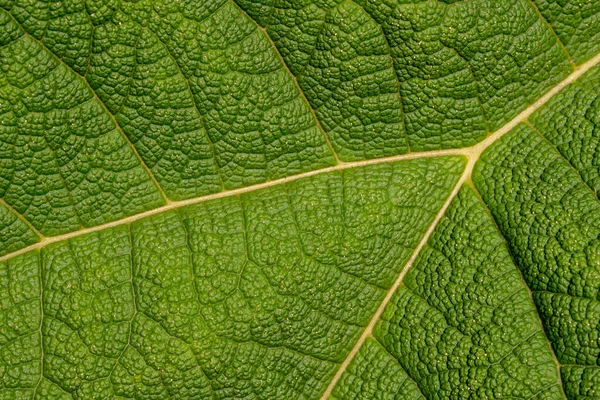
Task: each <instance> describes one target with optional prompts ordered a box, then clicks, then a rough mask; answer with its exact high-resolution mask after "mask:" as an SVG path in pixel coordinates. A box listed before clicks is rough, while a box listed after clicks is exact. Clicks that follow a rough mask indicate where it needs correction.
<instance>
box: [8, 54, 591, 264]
mask: <svg viewBox="0 0 600 400" xmlns="http://www.w3.org/2000/svg"><path fill="white" fill-rule="evenodd" d="M598 63H600V53H598V54H596V55H595V56H594V57H593V58H591V59H590V60H588V61H587V62H585V63H583V64H582V65H580V66H579V67H577V69H576V70H575V71H574V72H573V73H571V74H570V75H569V76H568V77H567V78H565V79H564V80H563V81H561V82H560V83H558V84H557V85H556V86H554V87H553V88H552V89H550V90H549V91H548V92H546V94H544V95H543V96H542V97H540V98H539V99H538V100H537V101H535V102H534V103H533V104H531V105H530V106H529V107H527V108H526V109H525V110H523V111H522V112H521V113H520V114H518V115H517V116H516V117H514V118H513V119H512V120H510V121H509V122H508V123H507V124H506V125H504V126H503V127H501V128H500V129H498V130H497V131H496V132H494V133H493V134H491V135H489V136H488V137H487V138H485V139H484V140H483V141H481V142H480V143H478V144H476V145H474V146H471V147H464V148H457V149H444V150H432V151H423V152H415V153H408V154H400V155H397V156H392V157H384V158H377V159H370V160H362V161H355V162H345V163H341V164H340V165H334V166H331V167H326V168H321V169H317V170H313V171H308V172H303V173H301V174H297V175H292V176H288V177H284V178H280V179H275V180H272V181H267V182H263V183H259V184H256V185H251V186H246V187H243V188H238V189H232V190H225V191H223V192H219V193H213V194H210V195H205V196H199V197H194V198H191V199H186V200H181V201H173V202H170V203H168V204H166V205H164V206H161V207H158V208H155V209H153V210H149V211H145V212H142V213H139V214H135V215H131V216H129V217H126V218H123V219H120V220H117V221H112V222H108V223H105V224H101V225H97V226H94V227H89V228H84V229H80V230H78V231H74V232H70V233H67V234H63V235H58V236H52V237H45V238H43V239H42V240H41V241H40V242H38V243H35V244H33V245H30V246H27V247H24V248H22V249H20V250H17V251H15V252H12V253H9V254H6V255H4V256H2V257H0V262H2V261H5V260H8V259H10V258H13V257H16V256H18V255H21V254H24V253H26V252H28V251H31V250H36V249H41V248H43V247H45V246H47V245H48V244H50V243H55V242H59V241H61V240H66V239H70V238H72V237H76V236H81V235H85V234H87V233H90V232H96V231H100V230H103V229H107V228H112V227H114V226H119V225H123V224H129V223H132V222H134V221H136V220H139V219H142V218H146V217H149V216H151V215H155V214H159V213H161V212H164V211H168V210H172V209H175V208H178V207H184V206H187V205H191V204H197V203H202V202H205V201H209V200H214V199H220V198H224V197H230V196H235V195H239V194H241V193H247V192H253V191H257V190H261V189H264V188H267V187H271V186H276V185H280V184H284V183H286V182H292V181H296V180H299V179H303V178H308V177H311V176H315V175H320V174H324V173H328V172H332V171H337V170H344V169H352V168H358V167H363V166H367V165H377V164H383V163H390V162H397V161H404V160H415V159H422V158H432V157H442V156H464V157H467V158H468V159H469V162H471V163H474V162H476V161H477V160H478V159H479V156H480V155H481V153H482V152H483V151H484V150H485V149H486V148H487V147H489V146H490V145H491V144H492V143H494V142H496V141H497V140H498V139H500V138H501V137H502V136H504V135H505V134H506V133H508V132H509V131H510V130H512V129H513V128H514V127H515V126H517V125H518V124H519V123H521V122H524V121H526V120H527V119H528V118H529V116H530V115H531V114H533V113H534V112H535V111H536V110H538V109H539V108H540V107H542V106H543V105H544V104H546V103H547V102H548V101H549V100H550V99H551V98H552V97H553V96H555V95H556V94H557V93H558V92H560V91H561V90H562V89H563V88H565V87H566V86H568V85H569V84H571V83H573V82H575V81H576V80H577V79H578V78H579V77H580V76H581V75H583V74H584V73H586V72H587V71H588V70H589V69H590V68H592V67H594V66H595V65H597V64H598ZM467 181H470V176H469V179H468V180H467Z"/></svg>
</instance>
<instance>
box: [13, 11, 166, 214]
mask: <svg viewBox="0 0 600 400" xmlns="http://www.w3.org/2000/svg"><path fill="white" fill-rule="evenodd" d="M7 14H8V15H9V16H10V18H11V19H12V20H13V21H14V23H15V24H17V26H18V27H19V28H20V29H21V30H22V31H23V33H24V34H25V35H27V36H28V37H30V38H31V39H32V40H33V41H35V42H36V43H37V44H39V45H40V46H41V47H42V48H43V49H44V51H46V52H48V54H50V55H51V56H52V57H53V58H54V59H56V60H57V61H58V62H59V64H61V65H64V66H65V68H67V69H68V70H69V71H70V72H71V73H73V74H74V75H75V76H76V77H77V78H78V79H80V80H81V81H82V82H83V84H84V85H85V87H86V88H87V89H88V90H89V91H90V93H91V94H92V98H93V99H95V100H96V101H97V102H98V104H99V105H100V107H101V108H102V110H103V111H104V112H105V113H106V115H108V116H109V118H110V119H111V121H112V122H113V124H114V125H115V129H116V130H117V132H119V133H120V134H121V136H122V137H123V138H124V139H125V141H126V142H127V144H128V145H129V147H130V148H131V150H132V151H133V154H135V156H136V158H137V159H138V160H139V162H140V165H141V166H142V168H144V170H146V173H148V176H149V177H150V179H152V182H153V183H154V185H155V186H156V189H157V190H158V192H159V193H160V195H161V197H162V198H163V201H164V202H165V203H169V201H170V200H169V198H168V197H167V195H166V194H165V192H164V191H163V189H162V187H161V186H160V185H159V184H158V181H157V180H156V177H155V176H154V174H152V171H151V170H150V168H149V167H148V165H146V163H145V162H144V160H143V159H142V157H141V156H140V154H139V153H138V151H137V149H136V148H135V146H134V145H133V143H132V142H131V140H130V139H129V136H127V135H126V134H125V131H123V129H122V128H121V125H119V122H118V121H117V119H116V118H115V116H114V115H113V113H111V112H110V110H109V109H108V107H106V104H104V102H103V101H102V100H101V99H100V97H99V96H98V94H97V93H96V91H95V90H94V89H93V88H92V86H91V85H90V83H89V82H88V80H87V79H86V77H85V76H83V75H81V74H80V73H79V72H77V71H75V70H74V69H73V68H72V67H71V66H70V65H69V64H67V63H66V62H64V61H63V60H62V59H61V58H59V57H58V56H57V55H56V54H54V52H52V51H51V50H50V49H49V48H48V47H46V45H45V44H44V43H42V41H40V40H38V38H36V37H35V36H33V35H32V34H31V33H29V31H28V30H26V29H25V28H24V27H23V25H21V23H20V22H19V21H17V20H16V18H15V17H14V16H13V15H12V14H11V13H10V12H7ZM90 58H91V54H90Z"/></svg>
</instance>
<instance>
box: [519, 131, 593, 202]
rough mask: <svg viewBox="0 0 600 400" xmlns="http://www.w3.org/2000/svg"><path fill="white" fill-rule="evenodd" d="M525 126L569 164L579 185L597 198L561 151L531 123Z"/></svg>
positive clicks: (591, 188)
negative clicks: (581, 184)
mask: <svg viewBox="0 0 600 400" xmlns="http://www.w3.org/2000/svg"><path fill="white" fill-rule="evenodd" d="M525 124H526V125H527V126H528V127H530V128H531V129H532V130H533V131H534V132H535V133H537V134H538V135H539V136H540V137H541V138H542V140H543V141H544V142H546V143H547V144H548V145H549V146H551V147H552V148H553V149H554V150H555V151H556V153H557V154H558V155H559V156H560V158H561V159H562V160H564V161H566V162H567V164H569V166H570V167H571V168H570V169H571V170H572V171H573V172H575V173H576V174H577V177H578V178H579V180H580V181H581V183H583V184H584V185H585V187H586V188H588V189H589V190H590V191H591V192H592V194H593V195H594V197H597V196H598V193H597V192H596V190H595V189H594V188H593V187H591V186H590V185H589V184H588V182H586V180H585V179H583V176H581V172H580V171H579V170H578V169H577V168H575V166H574V165H573V163H572V162H571V160H569V159H568V158H567V157H566V156H565V155H564V153H563V152H562V151H560V149H559V148H558V147H557V146H556V145H555V144H554V143H552V142H551V141H550V140H549V139H548V138H547V137H546V136H545V135H544V134H543V133H542V132H541V131H540V130H539V129H538V128H536V127H535V125H533V124H532V123H531V122H529V121H525Z"/></svg>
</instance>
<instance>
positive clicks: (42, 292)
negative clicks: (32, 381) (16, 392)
mask: <svg viewBox="0 0 600 400" xmlns="http://www.w3.org/2000/svg"><path fill="white" fill-rule="evenodd" d="M37 261H38V279H39V282H40V328H39V332H40V353H41V356H40V379H39V380H38V382H37V384H36V385H35V390H34V391H33V398H34V399H35V398H36V397H37V392H38V389H39V387H40V385H41V384H42V380H44V336H43V333H42V327H43V324H44V279H43V275H44V274H43V273H42V253H41V252H39V253H38V254H37Z"/></svg>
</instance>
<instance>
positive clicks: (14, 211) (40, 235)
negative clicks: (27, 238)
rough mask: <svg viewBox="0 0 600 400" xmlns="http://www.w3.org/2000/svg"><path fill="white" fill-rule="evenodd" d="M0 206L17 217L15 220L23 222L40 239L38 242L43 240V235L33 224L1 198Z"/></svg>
mask: <svg viewBox="0 0 600 400" xmlns="http://www.w3.org/2000/svg"><path fill="white" fill-rule="evenodd" d="M0 204H2V205H4V206H5V207H6V208H8V210H9V211H10V212H12V213H13V214H15V215H16V216H17V218H19V219H20V220H21V221H23V222H24V223H25V224H26V225H27V226H28V227H29V229H31V230H32V231H33V233H35V234H36V235H37V236H38V237H39V238H40V240H41V239H43V238H44V235H43V234H42V233H41V232H40V231H38V230H37V228H36V227H35V226H33V224H32V223H31V222H30V221H29V220H28V219H27V218H25V216H24V215H23V214H21V213H20V212H18V211H17V210H16V209H15V208H14V207H13V206H11V205H10V204H8V203H7V202H6V201H5V200H4V199H3V198H0Z"/></svg>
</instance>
